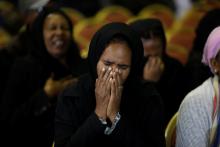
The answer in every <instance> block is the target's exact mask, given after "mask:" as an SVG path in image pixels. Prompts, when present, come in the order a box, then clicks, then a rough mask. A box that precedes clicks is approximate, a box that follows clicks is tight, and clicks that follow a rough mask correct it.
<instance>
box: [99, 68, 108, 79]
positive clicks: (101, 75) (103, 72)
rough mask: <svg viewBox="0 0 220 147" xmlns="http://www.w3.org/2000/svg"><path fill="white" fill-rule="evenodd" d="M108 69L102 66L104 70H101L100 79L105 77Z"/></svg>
mask: <svg viewBox="0 0 220 147" xmlns="http://www.w3.org/2000/svg"><path fill="white" fill-rule="evenodd" d="M106 71H107V69H106V68H105V67H103V68H102V70H101V71H100V72H99V74H98V75H99V77H98V78H100V79H103V77H104V75H105V73H106Z"/></svg>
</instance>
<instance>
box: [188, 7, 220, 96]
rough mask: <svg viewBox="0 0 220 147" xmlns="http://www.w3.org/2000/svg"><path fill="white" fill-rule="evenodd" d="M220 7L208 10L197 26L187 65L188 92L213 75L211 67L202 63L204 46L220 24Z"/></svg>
mask: <svg viewBox="0 0 220 147" xmlns="http://www.w3.org/2000/svg"><path fill="white" fill-rule="evenodd" d="M219 15H220V9H219V8H216V9H212V10H210V11H208V12H207V13H206V14H205V15H204V16H203V17H202V19H201V20H200V21H199V24H198V26H197V28H196V38H195V39H194V41H193V47H192V49H191V52H190V54H189V59H188V61H187V63H186V65H185V71H184V72H185V75H186V77H187V78H186V79H185V80H184V85H185V87H187V89H186V92H185V93H188V92H190V91H191V90H193V89H194V88H196V87H198V86H199V85H200V84H202V83H203V82H204V81H205V80H206V79H207V78H209V77H210V76H213V74H212V72H211V71H210V68H209V67H208V66H206V65H204V64H203V63H202V54H203V48H204V46H205V43H206V40H207V38H208V36H209V34H210V33H211V31H212V30H213V29H214V28H215V27H217V26H219V25H220V19H219Z"/></svg>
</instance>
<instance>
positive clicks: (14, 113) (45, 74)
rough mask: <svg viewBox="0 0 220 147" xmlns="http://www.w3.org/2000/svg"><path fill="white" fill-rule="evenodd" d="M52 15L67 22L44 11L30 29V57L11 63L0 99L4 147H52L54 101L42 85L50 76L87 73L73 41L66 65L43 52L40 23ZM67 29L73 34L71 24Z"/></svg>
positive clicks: (57, 77)
mask: <svg viewBox="0 0 220 147" xmlns="http://www.w3.org/2000/svg"><path fill="white" fill-rule="evenodd" d="M51 13H56V14H57V13H58V14H60V15H62V16H65V17H64V18H66V19H67V20H68V22H70V20H69V19H68V17H66V15H65V14H64V13H63V12H61V11H59V10H52V9H44V11H42V12H41V13H40V14H39V16H38V17H37V18H36V20H35V22H34V24H33V26H32V27H33V28H31V34H32V35H31V36H30V40H31V41H32V42H31V43H32V45H31V46H29V47H30V48H29V51H30V54H28V55H26V56H25V57H22V58H18V59H16V61H15V62H14V65H13V66H12V69H11V72H10V74H9V79H8V83H7V86H6V88H5V93H4V95H3V98H2V103H1V107H0V109H1V111H0V122H1V123H3V125H1V126H3V127H2V128H1V133H4V139H3V141H5V142H6V144H7V146H32V147H35V146H36V147H39V146H40V147H51V146H52V142H53V140H54V115H55V107H56V100H57V99H56V98H49V97H48V96H47V95H46V93H45V91H44V90H43V88H44V85H45V83H46V81H47V79H48V78H49V77H51V74H52V73H53V74H54V78H56V79H59V78H64V77H65V76H68V75H72V76H73V77H78V76H80V75H81V74H82V73H85V72H86V71H87V68H86V64H85V62H84V60H82V59H81V58H80V55H79V51H78V48H76V46H74V45H73V42H72V43H70V44H71V45H70V46H69V48H68V51H67V57H66V66H64V65H63V64H61V63H60V62H59V61H58V60H57V59H55V58H53V57H52V56H51V55H50V54H49V53H48V52H47V51H46V50H47V49H46V47H45V45H44V40H43V38H44V37H43V34H42V32H43V25H42V24H43V23H44V20H45V18H46V17H47V16H48V15H49V14H51ZM69 27H70V31H71V32H72V24H71V23H69ZM11 138H13V139H11Z"/></svg>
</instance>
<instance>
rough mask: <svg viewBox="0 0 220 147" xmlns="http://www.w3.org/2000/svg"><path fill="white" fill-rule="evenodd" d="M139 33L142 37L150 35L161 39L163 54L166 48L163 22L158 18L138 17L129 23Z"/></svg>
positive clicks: (149, 36)
mask: <svg viewBox="0 0 220 147" xmlns="http://www.w3.org/2000/svg"><path fill="white" fill-rule="evenodd" d="M129 25H130V26H131V27H132V28H133V29H134V30H135V31H136V32H137V33H138V34H139V35H140V37H141V38H144V39H151V38H152V37H158V38H160V39H161V41H162V45H163V46H162V47H163V54H165V50H166V36H165V32H164V28H163V24H162V23H161V21H160V20H159V19H155V18H148V19H138V20H136V21H134V22H132V23H130V24H129Z"/></svg>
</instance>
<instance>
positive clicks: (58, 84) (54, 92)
mask: <svg viewBox="0 0 220 147" xmlns="http://www.w3.org/2000/svg"><path fill="white" fill-rule="evenodd" d="M53 77H54V75H53V74H52V75H51V76H50V77H49V78H48V79H47V81H46V83H45V85H44V91H45V93H46V94H47V96H48V97H49V98H53V97H55V96H58V94H59V93H60V92H61V91H62V90H63V89H64V88H65V87H67V86H69V85H70V84H73V83H76V82H77V80H78V79H77V78H73V77H72V76H71V75H70V76H67V77H64V78H62V79H59V80H54V78H53Z"/></svg>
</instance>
